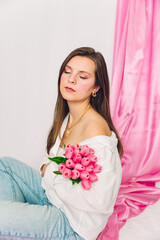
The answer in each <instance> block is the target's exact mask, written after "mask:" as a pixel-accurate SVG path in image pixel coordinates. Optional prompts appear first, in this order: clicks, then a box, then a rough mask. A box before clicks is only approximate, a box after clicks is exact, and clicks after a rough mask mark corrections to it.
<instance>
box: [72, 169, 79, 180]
mask: <svg viewBox="0 0 160 240" xmlns="http://www.w3.org/2000/svg"><path fill="white" fill-rule="evenodd" d="M79 176H80V172H79V171H78V170H76V169H74V170H72V178H73V179H77V178H79Z"/></svg>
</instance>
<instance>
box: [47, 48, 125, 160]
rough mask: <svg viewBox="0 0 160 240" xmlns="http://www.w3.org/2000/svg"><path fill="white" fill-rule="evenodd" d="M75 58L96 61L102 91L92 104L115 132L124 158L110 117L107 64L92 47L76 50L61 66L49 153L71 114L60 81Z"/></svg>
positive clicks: (49, 138) (100, 90)
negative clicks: (68, 115) (64, 121)
mask: <svg viewBox="0 0 160 240" xmlns="http://www.w3.org/2000/svg"><path fill="white" fill-rule="evenodd" d="M75 56H82V57H87V58H89V59H91V60H92V61H94V63H95V66H96V67H95V79H96V82H95V85H96V86H100V89H99V90H98V92H97V96H96V97H95V98H94V97H92V96H91V98H90V104H91V105H92V107H93V108H94V109H95V110H96V111H97V112H98V113H100V114H101V116H103V118H104V119H105V120H106V121H107V123H108V125H109V127H110V130H112V131H114V132H115V134H116V136H117V138H118V145H117V148H118V152H119V155H120V157H122V156H123V146H122V142H121V139H120V137H119V134H118V132H117V130H116V128H115V127H114V125H113V122H112V119H111V115H110V105H109V97H110V96H109V94H110V89H109V88H110V86H109V79H108V73H107V66H106V62H105V60H104V57H103V56H102V54H101V53H100V52H95V50H94V49H93V48H90V47H81V48H77V49H75V50H74V51H72V52H71V53H70V54H69V55H68V57H67V58H66V59H65V60H64V62H63V63H62V65H61V68H60V71H59V77H58V96H57V102H56V106H55V111H54V119H53V124H52V127H51V129H50V132H49V135H48V139H47V147H46V148H47V152H48V154H49V151H50V149H51V147H52V146H54V144H55V141H56V138H57V136H58V134H59V132H60V129H61V126H62V123H63V120H64V118H65V117H66V116H67V114H68V112H69V108H68V104H67V101H66V100H65V99H63V97H62V95H61V93H60V79H61V75H62V73H63V71H64V69H65V67H66V65H67V63H68V62H69V61H70V60H71V59H72V58H73V57H75Z"/></svg>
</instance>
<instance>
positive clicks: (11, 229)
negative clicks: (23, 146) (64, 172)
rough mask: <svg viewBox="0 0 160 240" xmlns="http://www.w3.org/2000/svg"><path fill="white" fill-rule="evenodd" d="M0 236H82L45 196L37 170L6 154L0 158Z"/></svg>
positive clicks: (14, 239) (3, 239) (71, 238)
mask: <svg viewBox="0 0 160 240" xmlns="http://www.w3.org/2000/svg"><path fill="white" fill-rule="evenodd" d="M0 239H1V240H8V239H10V240H19V239H25V240H28V239H42V240H43V239H44V240H48V239H50V240H52V239H53V240H62V239H69V240H84V239H83V238H82V237H80V236H79V235H78V234H77V233H76V232H74V230H73V229H72V228H71V226H70V224H69V222H68V220H67V218H66V216H65V214H64V213H63V212H61V211H60V210H59V209H58V208H56V207H55V206H54V205H52V204H51V203H50V202H49V200H48V199H47V196H46V195H45V191H44V189H43V188H42V187H41V176H40V173H39V172H37V171H36V170H34V169H32V168H31V167H29V166H27V165H26V164H24V163H22V162H20V161H18V160H16V159H13V158H9V157H3V158H0Z"/></svg>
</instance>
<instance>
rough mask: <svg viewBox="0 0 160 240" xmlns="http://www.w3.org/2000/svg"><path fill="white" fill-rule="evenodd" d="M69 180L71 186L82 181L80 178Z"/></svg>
mask: <svg viewBox="0 0 160 240" xmlns="http://www.w3.org/2000/svg"><path fill="white" fill-rule="evenodd" d="M70 180H71V181H72V185H74V184H75V183H80V182H81V181H82V179H81V178H77V179H72V178H70Z"/></svg>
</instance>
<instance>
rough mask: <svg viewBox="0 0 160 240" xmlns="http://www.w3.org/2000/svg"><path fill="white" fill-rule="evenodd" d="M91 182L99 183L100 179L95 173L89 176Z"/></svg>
mask: <svg viewBox="0 0 160 240" xmlns="http://www.w3.org/2000/svg"><path fill="white" fill-rule="evenodd" d="M89 180H90V181H91V182H96V181H98V177H97V175H96V174H95V173H93V172H92V173H90V174H89Z"/></svg>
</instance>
